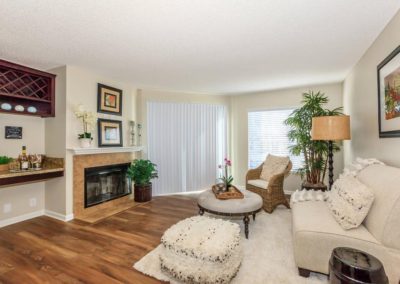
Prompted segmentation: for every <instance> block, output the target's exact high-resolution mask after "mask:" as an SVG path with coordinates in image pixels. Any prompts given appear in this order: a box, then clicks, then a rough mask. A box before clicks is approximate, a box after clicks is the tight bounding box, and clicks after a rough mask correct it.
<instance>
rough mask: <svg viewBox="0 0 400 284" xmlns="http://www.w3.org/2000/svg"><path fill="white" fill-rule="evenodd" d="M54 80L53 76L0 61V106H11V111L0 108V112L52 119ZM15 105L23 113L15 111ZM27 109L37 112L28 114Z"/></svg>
mask: <svg viewBox="0 0 400 284" xmlns="http://www.w3.org/2000/svg"><path fill="white" fill-rule="evenodd" d="M55 78H56V75H54V74H50V73H47V72H43V71H40V70H36V69H33V68H29V67H25V66H22V65H18V64H15V63H12V62H8V61H5V60H1V59H0V106H1V105H2V104H3V103H8V104H10V105H11V106H12V109H11V110H5V109H2V108H1V107H0V112H3V113H12V114H21V115H35V116H41V117H54V116H55ZM17 105H21V106H23V107H24V111H17V110H16V109H15V106H17ZM28 107H34V108H36V110H37V111H36V112H35V113H31V112H28V110H27V109H28Z"/></svg>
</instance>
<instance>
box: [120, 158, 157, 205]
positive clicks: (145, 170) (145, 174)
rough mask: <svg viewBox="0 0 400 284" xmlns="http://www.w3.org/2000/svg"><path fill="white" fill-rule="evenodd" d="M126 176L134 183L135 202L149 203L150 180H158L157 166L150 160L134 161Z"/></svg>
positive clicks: (150, 194)
mask: <svg viewBox="0 0 400 284" xmlns="http://www.w3.org/2000/svg"><path fill="white" fill-rule="evenodd" d="M127 175H128V177H129V178H130V179H131V180H132V181H133V182H134V183H135V185H134V198H135V201H136V202H146V201H150V200H151V196H152V193H151V191H152V185H151V180H152V179H153V178H158V172H157V165H156V164H153V163H152V162H151V161H150V160H141V159H138V160H134V161H133V162H132V163H131V165H130V167H129V168H128V171H127Z"/></svg>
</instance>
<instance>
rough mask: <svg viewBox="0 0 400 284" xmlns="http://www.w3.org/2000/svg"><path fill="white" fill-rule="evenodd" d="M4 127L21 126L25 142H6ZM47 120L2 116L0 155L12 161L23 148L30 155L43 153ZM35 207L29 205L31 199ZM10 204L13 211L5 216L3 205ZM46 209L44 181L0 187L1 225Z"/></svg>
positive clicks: (11, 115)
mask: <svg viewBox="0 0 400 284" xmlns="http://www.w3.org/2000/svg"><path fill="white" fill-rule="evenodd" d="M5 126H22V128H23V130H22V139H5V138H4V136H5V133H4V129H5ZM44 133H45V130H44V119H43V118H40V117H33V116H24V115H13V114H3V113H2V114H0V155H1V156H3V155H6V156H10V157H13V158H16V157H18V155H19V154H21V150H22V146H23V145H25V146H27V152H28V154H29V153H35V154H44V153H45V147H44ZM32 198H34V199H36V206H34V207H31V206H29V201H30V199H32ZM5 204H11V207H12V210H11V212H9V213H4V211H3V209H4V205H5ZM40 210H44V182H35V183H30V184H24V185H11V186H3V187H0V222H1V221H2V220H6V219H9V218H14V217H17V216H20V215H24V214H30V213H32V212H36V211H40Z"/></svg>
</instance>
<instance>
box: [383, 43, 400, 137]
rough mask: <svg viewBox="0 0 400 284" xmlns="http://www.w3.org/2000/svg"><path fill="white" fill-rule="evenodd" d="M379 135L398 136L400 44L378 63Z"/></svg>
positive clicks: (399, 124)
mask: <svg viewBox="0 0 400 284" xmlns="http://www.w3.org/2000/svg"><path fill="white" fill-rule="evenodd" d="M378 118H379V137H381V138H387V137H400V46H399V47H397V48H396V49H395V50H394V51H393V52H392V53H391V54H389V56H388V57H386V58H385V60H383V61H382V62H381V63H380V64H379V65H378Z"/></svg>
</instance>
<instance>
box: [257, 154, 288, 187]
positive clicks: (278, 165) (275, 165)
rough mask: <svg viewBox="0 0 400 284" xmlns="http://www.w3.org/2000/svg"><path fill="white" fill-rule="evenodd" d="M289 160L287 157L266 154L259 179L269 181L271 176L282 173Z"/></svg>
mask: <svg viewBox="0 0 400 284" xmlns="http://www.w3.org/2000/svg"><path fill="white" fill-rule="evenodd" d="M289 161H290V160H289V157H280V156H274V155H270V154H268V156H267V158H266V159H265V162H264V165H263V168H262V170H261V175H260V179H263V180H266V181H269V179H270V178H271V177H272V176H274V175H277V174H281V173H283V172H284V171H285V169H286V167H287V166H288V164H289Z"/></svg>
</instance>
